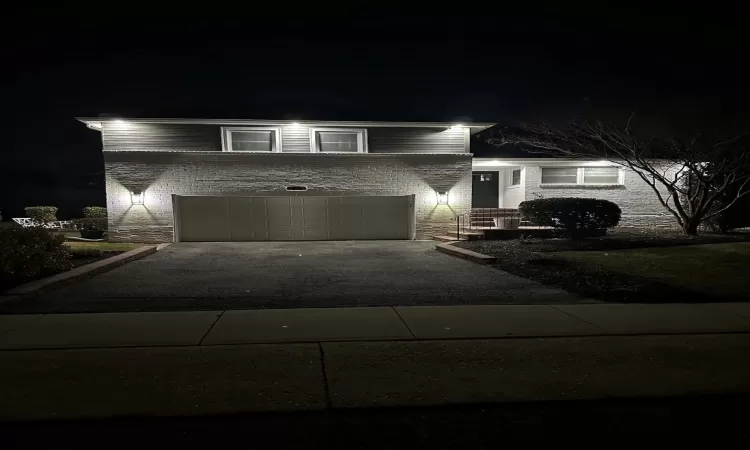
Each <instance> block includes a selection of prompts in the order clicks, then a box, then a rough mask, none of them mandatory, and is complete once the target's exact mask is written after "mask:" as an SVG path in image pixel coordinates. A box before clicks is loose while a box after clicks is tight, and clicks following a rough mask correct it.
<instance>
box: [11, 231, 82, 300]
mask: <svg viewBox="0 0 750 450" xmlns="http://www.w3.org/2000/svg"><path fill="white" fill-rule="evenodd" d="M64 242H65V236H63V235H61V234H57V233H54V232H50V231H48V230H46V229H44V228H17V227H12V228H0V249H2V251H0V291H2V290H5V289H7V288H10V287H11V286H15V285H18V284H21V283H23V282H25V281H29V280H33V279H35V278H39V277H42V276H46V275H52V274H55V273H58V272H62V271H64V270H68V269H70V268H71V267H72V264H71V262H70V253H68V249H67V247H66V246H65V245H64V244H63V243H64Z"/></svg>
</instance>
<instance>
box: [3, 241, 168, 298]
mask: <svg viewBox="0 0 750 450" xmlns="http://www.w3.org/2000/svg"><path fill="white" fill-rule="evenodd" d="M155 252H156V246H155V245H146V246H143V247H139V248H136V249H134V250H130V251H128V252H125V253H121V254H119V255H115V256H113V257H111V258H107V259H103V260H101V261H96V262H93V263H91V264H86V265H84V266H80V267H76V268H75V269H71V270H68V271H66V272H63V273H58V274H56V275H52V276H49V277H47V278H42V279H41V280H35V281H31V282H29V283H26V284H22V285H20V286H16V287H14V288H13V289H10V290H8V291H5V292H3V293H2V295H3V297H6V296H7V297H11V298H18V297H21V298H28V297H34V296H37V295H39V294H41V293H43V292H46V291H48V290H50V289H53V288H55V287H59V286H61V285H64V284H68V283H72V282H74V281H78V280H80V279H83V278H88V277H91V276H93V275H96V274H98V273H102V272H106V271H108V270H111V269H114V268H115V267H119V266H121V265H123V264H125V263H128V262H130V261H134V260H136V259H140V258H143V257H144V256H148V255H150V254H152V253H155Z"/></svg>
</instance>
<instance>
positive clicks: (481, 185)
mask: <svg viewBox="0 0 750 450" xmlns="http://www.w3.org/2000/svg"><path fill="white" fill-rule="evenodd" d="M498 174H499V173H498V172H472V173H471V207H472V208H497V205H498V204H499V195H500V183H499V181H498Z"/></svg>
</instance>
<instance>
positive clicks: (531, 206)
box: [518, 197, 622, 237]
mask: <svg viewBox="0 0 750 450" xmlns="http://www.w3.org/2000/svg"><path fill="white" fill-rule="evenodd" d="M518 209H519V210H520V211H521V215H522V216H523V218H524V220H527V221H529V222H531V223H532V224H533V225H538V226H547V227H554V228H558V229H562V230H565V232H566V234H567V235H568V236H571V237H573V236H576V235H579V234H582V233H583V234H585V232H587V231H593V230H601V229H606V228H612V227H614V226H616V225H617V224H618V223H619V222H620V216H621V215H622V211H621V210H620V207H619V206H617V205H616V204H615V203H612V202H610V201H609V200H600V199H596V198H572V197H558V198H540V199H536V200H527V201H525V202H521V204H520V205H519V207H518Z"/></svg>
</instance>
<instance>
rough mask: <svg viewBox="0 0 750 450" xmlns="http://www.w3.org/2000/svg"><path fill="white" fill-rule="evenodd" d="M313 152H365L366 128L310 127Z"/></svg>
mask: <svg viewBox="0 0 750 450" xmlns="http://www.w3.org/2000/svg"><path fill="white" fill-rule="evenodd" d="M310 143H311V147H312V151H313V152H324V153H325V152H331V153H364V152H367V130H364V129H342V128H310Z"/></svg>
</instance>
